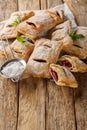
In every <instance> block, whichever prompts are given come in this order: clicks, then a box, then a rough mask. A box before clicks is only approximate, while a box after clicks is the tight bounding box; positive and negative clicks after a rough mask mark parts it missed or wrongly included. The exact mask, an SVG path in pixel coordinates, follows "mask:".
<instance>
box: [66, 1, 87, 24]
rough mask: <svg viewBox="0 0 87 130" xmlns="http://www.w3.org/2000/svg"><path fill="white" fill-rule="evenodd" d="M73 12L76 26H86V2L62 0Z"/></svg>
mask: <svg viewBox="0 0 87 130" xmlns="http://www.w3.org/2000/svg"><path fill="white" fill-rule="evenodd" d="M64 1H65V2H66V3H67V5H68V6H69V8H70V9H71V11H72V12H73V14H74V16H75V18H76V21H77V24H78V25H82V26H84V25H86V26H87V0H64Z"/></svg>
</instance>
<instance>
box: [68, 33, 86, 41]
mask: <svg viewBox="0 0 87 130" xmlns="http://www.w3.org/2000/svg"><path fill="white" fill-rule="evenodd" d="M69 36H70V37H71V38H72V39H73V40H77V39H80V38H84V37H85V36H84V35H83V34H75V33H74V32H71V33H69Z"/></svg>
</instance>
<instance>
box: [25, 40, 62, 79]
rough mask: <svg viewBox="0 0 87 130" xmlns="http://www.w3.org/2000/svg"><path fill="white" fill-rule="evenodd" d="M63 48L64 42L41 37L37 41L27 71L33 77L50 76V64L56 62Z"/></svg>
mask: <svg viewBox="0 0 87 130" xmlns="http://www.w3.org/2000/svg"><path fill="white" fill-rule="evenodd" d="M61 49H62V42H58V41H51V40H48V39H45V38H41V39H39V40H37V41H36V43H35V48H34V51H33V53H32V54H31V56H30V58H29V60H28V63H27V71H26V73H27V74H29V75H31V76H33V77H40V78H50V73H49V66H50V64H51V63H56V62H57V60H58V57H59V54H60V51H61Z"/></svg>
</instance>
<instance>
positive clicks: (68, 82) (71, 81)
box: [49, 64, 78, 88]
mask: <svg viewBox="0 0 87 130" xmlns="http://www.w3.org/2000/svg"><path fill="white" fill-rule="evenodd" d="M49 71H50V73H51V76H52V77H53V79H54V81H55V83H56V84H57V85H59V86H69V87H72V88H77V87H78V83H77V81H76V79H75V77H74V76H73V74H72V73H71V72H70V71H69V70H68V69H67V68H65V67H63V66H60V65H56V64H51V65H50V70H49ZM54 73H55V74H56V75H54ZM56 77H57V78H56Z"/></svg>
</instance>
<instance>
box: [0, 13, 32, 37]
mask: <svg viewBox="0 0 87 130" xmlns="http://www.w3.org/2000/svg"><path fill="white" fill-rule="evenodd" d="M33 15H34V12H33V11H21V12H14V13H13V14H12V15H11V17H10V19H9V20H8V21H7V22H6V24H5V25H4V28H3V29H2V30H1V31H0V35H2V38H3V39H6V37H7V38H8V39H12V38H16V37H17V36H18V35H19V32H18V31H17V26H15V25H13V22H14V21H16V20H17V19H18V17H19V16H20V21H21V22H22V21H24V20H26V19H28V18H30V17H32V16H33Z"/></svg>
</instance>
